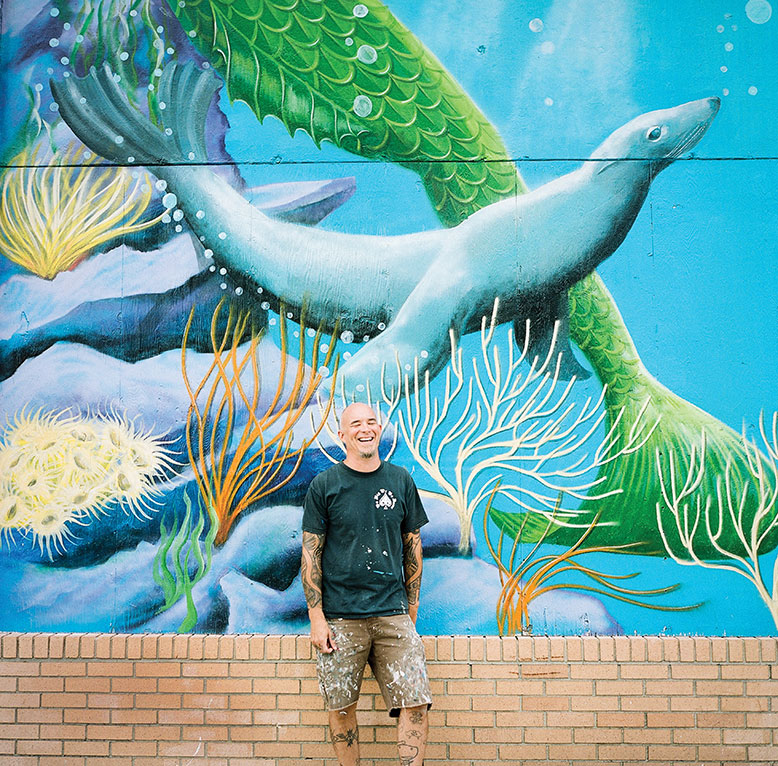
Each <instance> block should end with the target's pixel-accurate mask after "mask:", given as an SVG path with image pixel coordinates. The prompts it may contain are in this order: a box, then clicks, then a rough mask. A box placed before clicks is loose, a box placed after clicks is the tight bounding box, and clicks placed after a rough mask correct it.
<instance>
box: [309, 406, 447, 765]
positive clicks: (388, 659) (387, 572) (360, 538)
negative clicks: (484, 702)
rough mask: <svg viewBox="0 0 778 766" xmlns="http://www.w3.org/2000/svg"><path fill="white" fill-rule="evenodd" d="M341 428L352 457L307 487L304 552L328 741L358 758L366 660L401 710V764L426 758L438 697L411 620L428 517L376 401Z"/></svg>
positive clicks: (390, 702) (351, 412)
mask: <svg viewBox="0 0 778 766" xmlns="http://www.w3.org/2000/svg"><path fill="white" fill-rule="evenodd" d="M338 436H339V437H340V439H341V441H342V442H343V444H344V446H345V449H346V458H345V460H344V461H343V462H342V463H338V464H337V465H334V466H333V467H332V468H329V469H328V470H326V471H323V472H322V473H320V474H319V475H318V476H316V477H315V478H314V480H313V481H312V482H311V485H310V487H309V488H308V494H307V495H306V498H305V506H304V513H303V554H302V582H303V589H304V591H305V598H306V601H307V603H308V615H309V617H310V620H311V643H312V644H313V646H314V647H315V648H316V649H317V650H318V658H317V672H318V676H319V687H320V689H321V692H322V696H323V697H324V700H325V704H326V707H327V709H328V710H329V721H330V734H331V737H332V743H333V746H334V747H335V753H336V755H337V757H338V763H339V764H340V766H357V765H358V764H359V736H358V728H357V716H356V710H357V699H358V698H359V689H360V686H361V684H362V675H363V673H364V670H365V665H366V663H368V662H369V663H370V667H371V668H372V670H373V675H374V676H375V677H376V680H377V681H378V684H379V686H380V687H381V693H382V694H383V697H384V700H385V702H386V707H387V709H388V710H389V715H390V716H392V717H396V718H398V723H397V745H398V750H399V754H400V763H401V764H402V766H421V765H422V764H423V763H424V749H425V746H426V742H427V709H428V708H429V706H430V704H431V700H432V698H431V696H430V690H429V681H428V679H427V667H426V663H425V659H424V647H423V645H422V642H421V638H420V637H419V635H418V633H417V632H416V628H415V623H416V614H417V612H418V609H419V590H420V587H421V568H422V555H421V538H420V535H419V529H420V528H421V527H422V526H423V525H424V524H426V523H427V520H428V519H427V515H426V514H425V512H424V508H423V507H422V505H421V500H420V499H419V493H418V491H417V490H416V486H415V485H414V483H413V479H411V477H410V474H409V473H408V472H407V471H406V470H405V469H404V468H401V467H399V466H395V465H392V464H391V463H385V462H383V461H382V460H381V459H380V457H379V456H378V442H379V439H380V436H381V426H380V424H379V423H378V420H377V418H376V415H375V413H374V412H373V410H372V409H371V408H370V407H368V406H367V405H366V404H360V403H357V404H351V405H349V406H348V407H346V409H345V410H344V411H343V414H342V415H341V419H340V429H339V431H338Z"/></svg>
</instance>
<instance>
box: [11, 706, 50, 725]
mask: <svg viewBox="0 0 778 766" xmlns="http://www.w3.org/2000/svg"><path fill="white" fill-rule="evenodd" d="M13 712H14V711H10V713H11V715H10V717H9V718H8V720H7V721H6V723H13V721H14V715H13ZM63 713H64V711H62V710H59V709H57V708H37V707H30V708H26V707H22V708H19V709H18V710H17V711H16V723H62V721H63V718H64V715H63Z"/></svg>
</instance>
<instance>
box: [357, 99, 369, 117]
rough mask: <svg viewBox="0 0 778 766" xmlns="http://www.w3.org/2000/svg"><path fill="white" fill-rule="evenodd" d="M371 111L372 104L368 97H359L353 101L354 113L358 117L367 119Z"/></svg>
mask: <svg viewBox="0 0 778 766" xmlns="http://www.w3.org/2000/svg"><path fill="white" fill-rule="evenodd" d="M372 111H373V102H372V101H371V100H370V98H368V96H363V95H359V96H357V97H356V98H355V99H354V113H355V114H356V115H358V116H359V117H367V116H368V115H369V114H370V112H372Z"/></svg>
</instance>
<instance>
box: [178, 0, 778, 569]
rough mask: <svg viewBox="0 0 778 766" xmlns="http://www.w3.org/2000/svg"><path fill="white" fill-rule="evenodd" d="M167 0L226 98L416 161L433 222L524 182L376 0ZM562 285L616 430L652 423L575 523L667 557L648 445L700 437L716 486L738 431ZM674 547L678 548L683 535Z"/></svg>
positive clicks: (589, 290)
mask: <svg viewBox="0 0 778 766" xmlns="http://www.w3.org/2000/svg"><path fill="white" fill-rule="evenodd" d="M168 3H169V4H170V6H171V8H172V9H173V11H174V12H175V14H176V16H177V17H178V19H179V20H180V22H181V24H182V25H183V27H184V29H185V31H186V32H187V33H188V34H189V36H190V38H191V39H192V43H193V45H194V46H195V47H196V48H197V50H198V51H199V52H200V53H201V54H202V55H203V56H205V57H206V58H208V59H209V61H210V62H211V63H212V64H213V66H214V67H215V68H216V69H217V70H218V71H219V73H220V74H221V75H222V76H223V78H224V80H225V82H226V84H227V92H228V95H229V97H230V99H232V100H233V101H235V100H242V101H244V102H245V103H246V104H248V106H249V107H250V108H251V109H252V110H253V111H254V113H255V114H256V115H257V117H258V118H259V119H260V120H263V119H264V118H265V117H266V116H267V115H274V116H275V117H277V118H278V119H280V120H281V121H282V122H283V123H284V125H285V126H286V127H287V129H288V130H289V132H290V134H295V133H296V131H298V130H300V131H303V132H305V133H307V134H308V135H309V136H310V137H311V138H312V139H313V141H314V142H315V143H316V145H320V144H321V142H322V141H325V140H326V141H331V142H333V143H334V144H335V145H337V146H339V147H341V148H343V149H345V150H347V151H350V152H353V153H355V154H358V155H360V156H364V157H371V158H380V159H384V160H387V161H390V162H395V163H398V164H400V165H403V166H405V167H407V168H410V169H412V170H413V171H414V172H416V173H418V175H419V176H420V177H421V179H422V182H423V184H424V187H425V189H426V191H427V194H428V195H429V197H430V199H431V200H432V202H433V204H434V206H435V209H436V211H437V214H438V217H439V218H440V220H441V222H442V223H443V224H445V225H447V226H453V225H456V224H457V223H459V222H460V221H461V220H463V219H464V218H466V217H468V216H469V215H472V214H473V213H474V212H476V211H477V210H479V209H480V208H482V207H484V206H486V205H488V204H491V203H493V202H496V201H498V200H500V199H504V198H506V197H510V196H513V195H515V194H520V193H523V192H524V191H526V186H525V184H524V182H523V181H522V179H521V177H520V175H519V174H518V172H517V170H516V168H515V166H514V164H513V162H512V161H511V160H510V158H509V155H508V151H507V149H506V147H505V145H504V143H503V142H502V139H501V138H500V136H499V134H498V132H497V130H496V128H495V127H494V126H493V125H491V124H490V123H489V121H488V120H487V119H486V118H485V117H484V115H483V114H482V113H481V111H480V110H479V109H478V107H477V106H476V105H475V104H474V103H473V101H472V100H471V99H470V97H469V96H468V95H467V94H466V93H465V92H464V90H463V89H462V88H461V87H460V86H459V84H458V83H457V82H456V81H455V80H454V78H453V77H452V76H451V75H450V74H449V73H448V72H447V71H446V69H445V68H444V67H443V66H442V64H441V63H440V62H439V61H437V59H435V57H434V56H432V54H431V53H430V52H429V51H428V50H427V49H426V48H425V47H424V46H423V44H422V43H421V42H420V41H419V40H418V39H417V38H416V37H415V36H414V35H413V34H412V33H411V32H410V31H409V30H408V29H406V28H405V27H404V26H403V25H402V24H401V23H400V22H399V21H398V20H397V19H396V18H394V16H393V15H392V13H391V12H390V11H389V10H388V9H387V8H386V7H385V6H384V5H383V4H382V3H380V2H378V0H365V2H363V3H358V4H356V5H355V4H354V2H353V0H328V1H327V2H326V3H322V2H320V1H319V0H298V1H297V2H293V3H289V2H286V1H285V0H264V1H263V2H262V3H260V4H259V5H257V4H256V3H253V2H250V0H234V1H233V0H188V1H187V2H186V3H176V2H174V0H168ZM568 295H569V305H570V322H569V329H570V334H571V337H572V339H573V340H574V341H575V342H576V343H577V345H578V346H579V348H580V349H581V350H582V351H583V353H584V354H585V355H586V357H587V359H588V360H589V362H590V363H591V365H592V366H593V368H594V370H595V372H596V374H597V377H598V379H599V380H600V382H601V383H602V384H603V385H604V386H605V388H606V400H605V404H606V407H607V419H606V427H607V428H608V431H609V432H611V431H612V432H613V434H614V436H613V438H614V440H622V441H623V440H629V438H630V435H631V434H632V433H633V432H634V429H635V428H637V427H638V426H639V424H640V423H641V420H642V418H648V419H649V420H650V421H652V422H653V421H654V420H655V421H658V423H659V425H658V427H657V428H656V429H655V430H654V431H653V433H652V436H651V440H650V442H649V443H648V444H646V448H645V450H639V451H637V452H635V453H632V454H627V455H621V456H619V457H618V458H617V459H615V460H614V461H607V462H606V463H604V464H603V465H602V466H601V468H600V470H599V474H598V482H597V492H598V494H600V493H603V492H608V491H611V490H612V491H613V492H614V495H613V497H612V498H611V500H610V502H609V503H607V504H606V505H605V506H602V505H601V504H600V501H599V500H598V501H597V502H596V503H594V502H593V501H589V502H585V503H584V505H583V507H582V508H581V511H582V515H581V524H580V526H581V528H587V527H588V526H589V522H590V520H591V517H592V513H600V517H599V518H600V520H601V522H600V523H599V524H598V525H597V529H596V530H594V531H593V532H592V534H593V535H595V533H596V537H597V539H598V540H600V541H602V542H603V543H607V542H608V541H611V542H623V541H624V539H625V536H626V537H629V539H630V540H632V541H635V542H638V543H640V546H638V548H637V549H636V550H635V552H639V553H648V554H653V555H663V547H662V544H661V540H660V536H659V533H658V530H657V528H656V522H655V504H656V502H657V499H658V498H659V497H660V494H661V485H660V478H659V472H658V469H657V466H656V464H655V462H654V461H653V458H652V457H651V456H653V455H654V454H655V452H656V451H657V450H658V451H659V452H660V453H661V454H669V453H673V454H674V455H676V457H677V459H679V460H681V461H683V460H686V462H687V463H688V456H689V455H690V454H691V452H692V450H695V449H697V450H698V449H699V446H700V444H701V440H702V439H706V443H707V452H706V460H707V461H708V468H709V470H707V471H706V472H705V477H704V480H703V482H702V484H701V486H700V489H699V491H700V496H701V497H707V496H712V495H713V494H715V491H716V482H717V477H718V476H720V475H721V471H722V470H723V467H724V466H726V465H730V466H731V468H730V472H731V474H732V475H733V476H741V477H745V476H746V475H747V456H746V455H745V453H744V450H743V447H742V444H741V443H740V440H739V437H738V435H737V434H736V433H735V431H733V430H732V429H731V428H729V427H727V426H726V425H724V424H723V423H721V422H719V421H718V420H717V419H716V418H714V417H713V416H711V415H709V414H708V413H706V412H704V411H702V410H700V409H699V408H697V407H695V406H694V405H692V404H690V403H688V402H686V401H684V400H683V399H681V398H680V397H678V396H676V395H675V394H673V393H672V392H671V391H669V390H668V389H667V388H666V387H664V386H663V385H662V384H661V383H659V382H658V381H657V380H656V379H654V378H653V377H652V376H651V375H650V373H649V372H648V371H647V370H646V369H645V367H644V366H643V364H642V363H641V361H640V357H639V356H638V353H637V350H636V348H635V346H634V343H633V342H632V338H631V337H630V335H629V332H628V330H627V328H626V326H625V324H624V322H623V320H622V317H621V315H620V313H619V311H618V308H617V307H616V304H615V302H614V300H613V298H612V297H611V295H610V293H609V292H608V290H607V289H606V288H605V286H604V284H603V282H602V280H601V279H600V277H599V276H598V275H597V274H596V273H595V274H591V275H590V276H589V277H587V278H586V279H583V280H582V281H581V282H579V283H578V284H576V285H575V286H573V287H572V288H571V289H570V291H569V294H568ZM641 413H642V418H641ZM683 455H685V456H686V457H682V456H683ZM755 507H756V506H755V502H753V501H751V500H749V502H748V503H747V507H746V508H745V510H744V513H745V515H746V516H749V515H751V516H753V514H754V513H755ZM571 534H574V535H577V534H579V531H578V530H575V529H574V530H572V533H571ZM727 534H736V532H735V531H734V530H729V531H727ZM772 547H775V543H773V544H772ZM673 550H676V548H675V547H674V548H673ZM677 552H678V553H679V555H681V556H683V555H684V551H683V549H682V547H680V546H679V547H678V548H677ZM701 555H703V556H704V555H711V556H715V555H716V551H715V549H713V548H711V549H710V550H708V551H707V552H703V553H701Z"/></svg>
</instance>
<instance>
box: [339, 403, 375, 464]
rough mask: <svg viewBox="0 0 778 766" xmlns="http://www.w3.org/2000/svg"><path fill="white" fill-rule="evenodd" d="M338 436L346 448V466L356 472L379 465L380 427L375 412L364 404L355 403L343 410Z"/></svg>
mask: <svg viewBox="0 0 778 766" xmlns="http://www.w3.org/2000/svg"><path fill="white" fill-rule="evenodd" d="M338 436H339V437H340V440H341V441H342V442H343V446H344V447H345V448H346V460H345V463H346V465H348V466H349V467H351V468H357V470H372V469H373V468H374V467H377V466H378V465H379V464H380V458H379V457H378V442H379V440H380V438H381V425H380V423H379V422H378V418H377V417H376V414H375V412H373V410H372V409H371V408H370V407H368V406H367V405H366V404H361V403H359V402H357V403H355V404H350V405H349V406H348V407H346V409H345V410H343V414H342V415H341V417H340V429H339V430H338Z"/></svg>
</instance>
